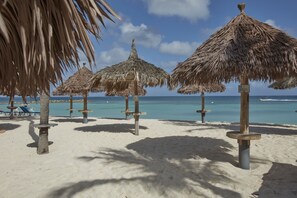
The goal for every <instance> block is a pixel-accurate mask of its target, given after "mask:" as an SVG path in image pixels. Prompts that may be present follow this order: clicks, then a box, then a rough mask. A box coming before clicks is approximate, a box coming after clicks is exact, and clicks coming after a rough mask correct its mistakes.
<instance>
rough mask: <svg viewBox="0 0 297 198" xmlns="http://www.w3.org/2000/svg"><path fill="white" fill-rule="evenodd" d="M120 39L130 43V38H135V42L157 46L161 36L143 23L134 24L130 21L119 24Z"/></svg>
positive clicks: (147, 45)
mask: <svg viewBox="0 0 297 198" xmlns="http://www.w3.org/2000/svg"><path fill="white" fill-rule="evenodd" d="M120 31H121V40H122V41H124V42H126V43H131V41H132V39H133V38H135V40H136V43H137V44H140V45H143V46H145V47H152V48H155V47H157V46H158V45H159V44H160V42H161V40H162V36H161V35H160V34H157V33H154V32H153V31H152V30H150V29H149V28H148V27H147V26H146V25H145V24H141V25H139V26H135V25H133V24H132V23H123V24H122V25H121V26H120Z"/></svg>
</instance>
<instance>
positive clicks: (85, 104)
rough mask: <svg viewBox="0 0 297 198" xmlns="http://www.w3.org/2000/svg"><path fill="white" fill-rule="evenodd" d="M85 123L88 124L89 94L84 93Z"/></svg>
mask: <svg viewBox="0 0 297 198" xmlns="http://www.w3.org/2000/svg"><path fill="white" fill-rule="evenodd" d="M83 123H84V124H86V123H88V92H87V91H85V92H84V108H83Z"/></svg>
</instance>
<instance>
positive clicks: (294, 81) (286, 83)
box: [269, 77, 297, 89]
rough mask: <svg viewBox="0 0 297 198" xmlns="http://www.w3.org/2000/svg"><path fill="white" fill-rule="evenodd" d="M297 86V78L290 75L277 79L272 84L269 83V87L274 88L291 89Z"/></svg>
mask: <svg viewBox="0 0 297 198" xmlns="http://www.w3.org/2000/svg"><path fill="white" fill-rule="evenodd" d="M295 87H297V78H294V77H288V78H284V79H282V80H277V81H275V82H274V83H272V84H271V85H269V88H273V89H291V88H295Z"/></svg>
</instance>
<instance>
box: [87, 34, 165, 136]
mask: <svg viewBox="0 0 297 198" xmlns="http://www.w3.org/2000/svg"><path fill="white" fill-rule="evenodd" d="M169 78H170V75H169V74H167V73H166V72H165V71H164V70H163V69H161V68H158V67H156V66H154V65H153V64H150V63H148V62H146V61H144V60H142V59H140V58H138V55H137V51H136V48H135V43H134V39H133V41H132V47H131V52H130V56H129V58H128V60H126V61H123V62H120V63H118V64H115V65H113V66H110V67H106V68H104V69H102V70H100V71H98V72H97V73H95V74H94V76H93V78H92V79H91V84H92V87H93V88H94V87H98V86H105V88H106V90H107V91H110V90H113V89H115V90H118V91H121V90H123V89H127V88H128V86H129V84H133V85H134V102H135V111H134V114H133V115H134V118H135V134H136V135H138V134H139V116H140V114H141V112H139V101H138V89H137V87H138V84H141V85H143V86H145V87H155V86H162V85H164V84H166V83H168V81H169Z"/></svg>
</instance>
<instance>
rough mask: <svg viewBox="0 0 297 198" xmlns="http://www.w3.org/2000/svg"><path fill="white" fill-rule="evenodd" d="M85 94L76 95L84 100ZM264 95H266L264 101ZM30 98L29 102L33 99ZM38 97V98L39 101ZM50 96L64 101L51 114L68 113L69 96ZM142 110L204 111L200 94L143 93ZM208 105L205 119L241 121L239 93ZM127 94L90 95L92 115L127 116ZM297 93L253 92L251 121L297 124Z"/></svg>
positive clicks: (176, 114) (181, 114)
mask: <svg viewBox="0 0 297 198" xmlns="http://www.w3.org/2000/svg"><path fill="white" fill-rule="evenodd" d="M81 99H82V97H74V100H81ZM261 99H266V100H265V101H261ZM30 100H32V99H28V102H29V103H30ZM38 100H39V99H38V98H37V102H38ZM51 100H60V101H62V102H61V103H50V115H51V116H69V112H68V110H67V108H69V103H68V102H67V100H69V98H68V97H51ZM139 100H140V111H142V112H146V115H144V116H141V119H160V120H191V121H196V120H198V121H200V120H201V115H200V114H199V113H197V112H196V110H198V109H200V108H201V98H200V96H199V95H196V96H194V95H193V96H144V97H139ZM21 101H22V100H21V98H19V97H17V98H15V103H16V105H15V106H18V105H20V103H21ZM7 105H8V98H7V97H0V109H1V110H2V111H8V109H7V108H6V107H7ZM129 105H130V108H129V109H130V110H133V109H134V104H133V97H130V98H129ZM29 106H31V107H32V108H33V109H34V110H35V111H39V104H38V103H37V104H30V105H29ZM73 106H74V109H77V110H80V109H82V108H83V104H82V103H79V102H76V103H74V104H73ZM205 106H206V109H207V110H208V113H207V114H206V117H205V120H206V121H225V122H239V112H240V97H239V96H206V97H205ZM124 107H125V99H124V97H89V98H88V109H91V110H93V112H91V113H89V116H90V117H98V118H124V114H123V113H121V111H123V110H124ZM77 110H76V111H74V113H73V116H78V117H81V116H82V115H81V113H79V112H78V111H77ZM296 110H297V96H269V97H267V96H265V97H264V96H250V111H249V112H250V118H249V119H250V122H254V123H275V124H297V112H295V111H296Z"/></svg>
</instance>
